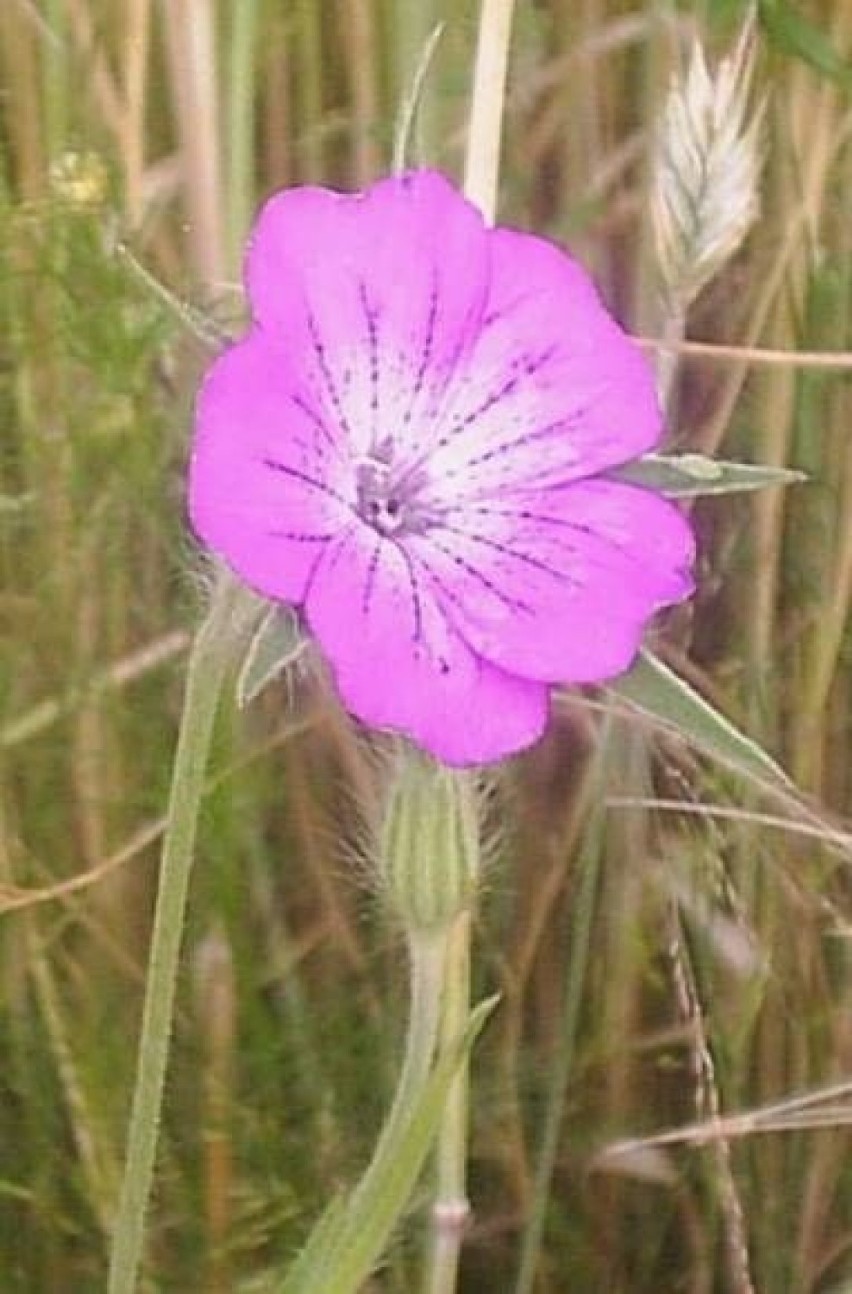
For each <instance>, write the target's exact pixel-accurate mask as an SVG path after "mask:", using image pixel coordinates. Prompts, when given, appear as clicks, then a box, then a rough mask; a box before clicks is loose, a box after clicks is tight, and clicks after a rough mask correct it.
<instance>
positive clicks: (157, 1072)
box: [107, 573, 258, 1294]
mask: <svg viewBox="0 0 852 1294" xmlns="http://www.w3.org/2000/svg"><path fill="white" fill-rule="evenodd" d="M257 606H258V604H257V601H256V599H254V598H253V597H252V595H251V594H249V593H247V592H246V590H245V589H243V588H242V587H241V586H240V585H239V584H237V582H236V581H235V580H233V579H232V578H231V577H230V576H229V575H225V574H224V573H222V574H221V575H220V576H219V577H218V580H217V583H216V585H215V587H214V590H213V594H212V598H211V602H210V609H209V612H208V614H207V618H206V619H205V621H204V623H203V624H202V626H201V628H200V630H199V631H198V635H197V637H196V639H195V644H194V646H193V650H192V655H191V657H190V662H189V669H188V673H187V682H186V692H185V697H184V707H183V715H182V718H181V726H180V733H179V736H178V746H177V752H176V755H175V763H174V771H173V774H172V786H171V795H170V800H169V808H168V826H167V828H166V834H165V838H164V842H163V855H162V863H161V869H160V883H159V890H158V893H157V907H156V912H155V916H154V928H153V932H152V936H151V950H150V955H149V968H148V977H147V982H146V989H145V1005H144V1009H143V1017H142V1033H141V1037H140V1042H139V1059H138V1064H137V1074H136V1085H135V1089H134V1092H133V1103H132V1107H131V1114H130V1128H129V1133H128V1143H127V1158H126V1162H125V1169H124V1178H123V1181H122V1187H121V1194H120V1197H119V1204H118V1213H117V1216H116V1219H115V1226H114V1230H113V1245H112V1253H111V1255H110V1266H109V1278H108V1286H107V1289H108V1294H133V1291H134V1289H135V1288H136V1283H137V1279H138V1273H139V1265H140V1261H141V1257H142V1247H143V1234H144V1222H145V1212H146V1209H147V1205H148V1198H149V1196H150V1193H151V1182H152V1178H153V1172H154V1161H155V1157H156V1149H157V1130H158V1126H159V1122H160V1111H161V1107H162V1102H163V1086H164V1083H165V1076H166V1064H167V1060H168V1050H169V1039H170V1035H171V1028H172V1018H173V1015H174V999H175V985H176V981H177V970H178V959H179V955H180V945H181V935H182V933H183V925H184V914H185V911H186V900H187V893H188V890H189V877H190V871H191V868H192V860H193V854H194V850H195V837H196V828H197V825H198V812H199V807H200V803H201V797H202V793H203V789H204V773H205V769H206V767H207V759H208V755H209V752H210V744H211V741H212V737H213V724H214V720H215V717H216V710H217V706H218V701H219V696H220V693H221V690H222V685H223V682H224V679H225V675H226V672H227V669H228V666H229V664H230V663H231V662H232V660H233V657H234V652H235V649H236V647H237V646H238V644H239V643H240V642H242V640H243V637H244V635H245V633H246V632H247V630H248V628H249V627H250V625H251V623H252V621H253V619H254V616H255V614H256V608H257Z"/></svg>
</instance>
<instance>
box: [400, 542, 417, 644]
mask: <svg viewBox="0 0 852 1294" xmlns="http://www.w3.org/2000/svg"><path fill="white" fill-rule="evenodd" d="M397 552H398V553H399V555H400V557H401V558H402V560H403V561H404V562H405V567H406V570H407V571H408V579H409V582H410V585H411V603H412V612H413V615H414V634H413V641H414V642H420V640H421V638H422V636H423V604H422V602H421V599H420V588H419V586H418V583H417V571H416V569H415V567H414V563H413V562H412V560H411V557H410V556H409V554H408V553H407V552H406V550H405V548H404V547H403V546H402V545H400V546H399V547H398V548H397Z"/></svg>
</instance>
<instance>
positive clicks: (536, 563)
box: [430, 521, 576, 588]
mask: <svg viewBox="0 0 852 1294" xmlns="http://www.w3.org/2000/svg"><path fill="white" fill-rule="evenodd" d="M442 529H443V530H447V531H449V533H450V534H451V535H459V536H460V537H461V538H463V539H470V540H473V542H474V543H476V544H482V545H483V546H484V547H485V548H490V549H492V550H493V551H494V552H496V553H501V554H502V555H503V556H504V557H511V558H513V559H514V560H515V561H517V562H521V563H523V564H524V565H525V566H531V567H532V568H533V569H534V570H538V571H542V572H543V573H544V574H545V575H550V576H552V578H553V579H555V580H558V581H559V582H560V583H564V584H567V585H568V586H569V588H571V587H575V586H576V580H572V579H571V577H570V575H566V574H565V572H564V571H559V570H557V569H556V568H555V567H553V566H549V565H548V563H547V562H543V561H541V559H540V558H538V557H533V556H532V555H531V554H530V553H524V552H519V551H518V550H517V549H515V548H510V547H509V545H508V544H501V543H499V542H498V541H497V540H496V539H488V538H486V536H485V535H477V534H474V533H472V532H471V531H469V530H462V529H461V528H460V527H457V526H448V525H447V523H446V521H444V522H443V523H442ZM430 538H431V536H430Z"/></svg>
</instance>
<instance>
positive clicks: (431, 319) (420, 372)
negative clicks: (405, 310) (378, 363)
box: [403, 270, 440, 426]
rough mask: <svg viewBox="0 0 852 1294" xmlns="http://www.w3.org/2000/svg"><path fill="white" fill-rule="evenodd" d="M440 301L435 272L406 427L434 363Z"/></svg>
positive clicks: (404, 417) (405, 417)
mask: <svg viewBox="0 0 852 1294" xmlns="http://www.w3.org/2000/svg"><path fill="white" fill-rule="evenodd" d="M439 300H440V294H439V292H438V276H437V274H436V273H435V271H434V270H433V272H432V288H431V291H430V293H429V313H428V315H427V317H426V335H425V337H424V338H423V349H422V350H421V352H420V363H419V364H418V366H417V372H416V373H415V375H414V388H413V390H412V393H411V399H410V401H409V403H408V408H407V409H406V411H405V414H404V415H403V425H404V426H408V424H409V423H410V422H411V418H412V415H413V413H414V408H415V406H416V404H417V401H418V399H419V398H420V394H421V392H422V390H423V386H424V384H425V382H426V374H427V373H428V372H429V366H430V364H431V363H432V357H433V352H434V349H435V328H436V325H437V322H438V303H439Z"/></svg>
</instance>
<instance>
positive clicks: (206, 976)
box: [194, 926, 238, 1294]
mask: <svg viewBox="0 0 852 1294" xmlns="http://www.w3.org/2000/svg"><path fill="white" fill-rule="evenodd" d="M194 969H195V989H196V999H197V1005H198V1021H199V1026H200V1029H201V1032H202V1034H203V1036H204V1039H205V1042H206V1059H207V1065H206V1071H205V1074H204V1092H203V1094H202V1101H203V1109H204V1116H203V1118H204V1125H203V1126H204V1202H205V1223H206V1241H207V1244H206V1248H207V1275H206V1281H205V1285H204V1288H205V1290H206V1291H207V1294H229V1291H230V1290H231V1289H233V1280H232V1273H231V1271H230V1270H229V1266H230V1264H229V1262H228V1243H227V1242H228V1235H229V1232H230V1226H231V1214H232V1209H233V1199H234V1185H235V1183H234V1159H235V1154H234V1145H233V1128H232V1122H231V1115H232V1110H233V1105H234V1100H235V1097H236V1091H235V1082H234V1080H235V1076H236V1060H237V1050H236V1043H237V1011H238V1007H237V994H236V983H235V976H234V962H233V956H232V954H231V946H230V943H229V941H228V937H227V934H226V932H225V930H224V929H221V928H219V927H218V926H217V927H214V928H213V929H212V930H211V931H210V932H209V934H208V935H207V936H206V937H205V938H204V939H203V940H202V942H201V944H200V945H199V947H198V949H197V951H196V955H195V966H194Z"/></svg>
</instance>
